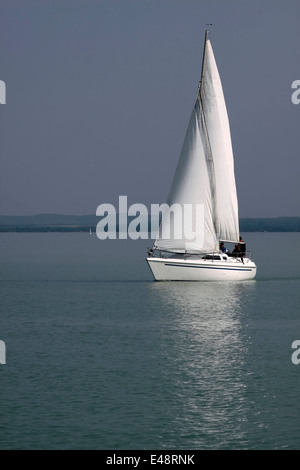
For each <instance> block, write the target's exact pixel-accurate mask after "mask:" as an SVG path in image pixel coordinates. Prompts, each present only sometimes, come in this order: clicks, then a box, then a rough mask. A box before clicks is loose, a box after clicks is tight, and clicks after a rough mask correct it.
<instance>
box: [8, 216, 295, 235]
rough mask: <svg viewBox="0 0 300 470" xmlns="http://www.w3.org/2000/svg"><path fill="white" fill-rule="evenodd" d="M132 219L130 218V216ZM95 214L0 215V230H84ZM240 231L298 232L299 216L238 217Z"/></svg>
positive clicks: (88, 227) (97, 219) (96, 221)
mask: <svg viewBox="0 0 300 470" xmlns="http://www.w3.org/2000/svg"><path fill="white" fill-rule="evenodd" d="M131 219H132V218H131ZM99 220H100V217H97V216H96V215H62V214H38V215H31V216H21V215H18V216H14V215H0V232H86V231H89V230H90V227H92V228H94V229H95V227H96V225H97V223H98V222H99ZM240 230H241V232H300V217H276V218H253V219H250V218H246V219H240Z"/></svg>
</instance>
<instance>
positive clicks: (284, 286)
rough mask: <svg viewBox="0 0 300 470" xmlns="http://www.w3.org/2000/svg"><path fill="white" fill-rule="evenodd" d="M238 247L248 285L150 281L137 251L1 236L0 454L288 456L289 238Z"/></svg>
mask: <svg viewBox="0 0 300 470" xmlns="http://www.w3.org/2000/svg"><path fill="white" fill-rule="evenodd" d="M243 237H244V239H245V241H246V243H247V249H251V250H253V252H254V255H253V257H254V260H255V261H256V263H257V264H258V274H257V278H256V280H254V281H244V282H232V283H230V282H229V283H224V282H223V283H218V282H215V283H194V282H190V283H187V282H174V283H172V282H164V283H156V282H153V280H152V275H151V272H150V270H149V268H148V266H147V264H146V262H145V260H144V259H145V255H146V251H147V247H148V245H149V244H150V243H149V242H148V241H131V240H128V241H126V240H124V241H123V240H122V241H113V240H112V241H100V240H99V239H97V237H96V236H95V234H93V235H89V234H87V233H71V234H68V233H60V234H58V233H57V234H56V233H32V234H22V233H20V234H17V233H6V234H5V233H1V234H0V250H1V251H0V286H1V313H0V339H1V340H2V341H4V342H5V344H6V365H3V364H2V365H0V377H1V389H0V449H107V450H110V449H113V450H125V449H126V450H128V449H130V450H139V449H140V450H141V449H161V450H163V449H165V450H176V449H195V450H196V449H299V448H300V400H299V389H300V364H299V365H296V364H294V363H293V362H292V360H291V357H292V353H293V352H294V350H293V349H292V348H291V345H292V342H293V341H294V340H300V291H299V286H300V268H299V266H300V255H299V253H300V252H299V250H298V249H297V247H298V246H299V241H300V240H299V234H297V233H247V234H246V233H244V234H243ZM299 356H300V355H299Z"/></svg>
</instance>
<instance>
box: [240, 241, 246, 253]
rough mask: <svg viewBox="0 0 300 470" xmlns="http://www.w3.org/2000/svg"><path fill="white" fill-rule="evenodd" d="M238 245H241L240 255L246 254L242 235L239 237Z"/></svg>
mask: <svg viewBox="0 0 300 470" xmlns="http://www.w3.org/2000/svg"><path fill="white" fill-rule="evenodd" d="M240 247H241V252H242V256H246V243H245V242H244V240H243V238H242V237H240Z"/></svg>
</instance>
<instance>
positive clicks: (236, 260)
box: [146, 30, 257, 281]
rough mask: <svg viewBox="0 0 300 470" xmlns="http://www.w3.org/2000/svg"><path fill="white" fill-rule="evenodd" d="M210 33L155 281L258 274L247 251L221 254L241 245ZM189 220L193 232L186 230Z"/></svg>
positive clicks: (157, 246) (152, 260) (153, 255)
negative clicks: (223, 246) (225, 248)
mask: <svg viewBox="0 0 300 470" xmlns="http://www.w3.org/2000/svg"><path fill="white" fill-rule="evenodd" d="M208 33H209V31H208V30H207V31H206V32H205V41H204V51H203V60H202V70H201V78H200V82H199V86H198V90H197V95H196V100H195V104H194V106H193V109H192V113H191V117H190V121H189V124H188V128H187V132H186V135H185V139H184V143H183V147H182V151H181V155H180V158H179V162H178V165H177V168H176V171H175V175H174V178H173V182H172V185H171V188H170V192H169V196H168V199H167V204H166V206H167V208H168V209H167V210H166V211H165V213H163V214H162V219H161V223H160V227H159V230H158V233H157V236H156V239H155V242H154V244H153V247H152V248H151V250H149V252H148V257H147V258H146V261H147V263H148V265H149V267H150V269H151V271H152V273H153V276H154V279H155V280H156V281H223V280H248V279H253V278H254V277H255V275H256V270H257V266H256V264H255V263H254V261H252V260H251V256H250V255H249V253H248V252H244V253H240V252H238V253H237V254H235V255H233V252H232V254H230V253H224V252H223V251H221V250H220V243H221V242H224V243H226V244H227V243H231V244H235V245H236V246H237V245H238V244H239V242H240V233H239V219H238V199H237V191H236V183H235V174H234V161H233V151H232V144H231V135H230V128H229V121H228V116H227V110H226V104H225V99H224V95H223V89H222V84H221V79H220V76H219V72H218V68H217V65H216V61H215V57H214V53H213V49H212V45H211V41H210V39H209V37H208ZM186 207H189V208H192V210H189V214H190V218H186V217H185V216H184V217H177V218H176V217H172V215H173V216H174V208H177V209H178V208H179V209H181V210H182V213H183V212H184V209H185V208H186ZM179 212H180V211H179ZM195 213H196V215H197V214H198V218H196V222H195V216H193V217H194V218H193V220H192V222H191V214H195ZM188 219H189V229H187V230H182V227H183V225H184V223H185V221H186V220H188ZM172 222H173V223H172ZM166 234H167V236H166ZM178 234H179V235H178Z"/></svg>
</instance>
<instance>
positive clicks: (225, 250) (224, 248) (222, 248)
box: [220, 242, 228, 253]
mask: <svg viewBox="0 0 300 470" xmlns="http://www.w3.org/2000/svg"><path fill="white" fill-rule="evenodd" d="M220 251H222V253H228V250H227V248H226V247H225V245H224V242H221V243H220Z"/></svg>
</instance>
